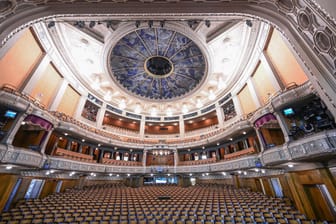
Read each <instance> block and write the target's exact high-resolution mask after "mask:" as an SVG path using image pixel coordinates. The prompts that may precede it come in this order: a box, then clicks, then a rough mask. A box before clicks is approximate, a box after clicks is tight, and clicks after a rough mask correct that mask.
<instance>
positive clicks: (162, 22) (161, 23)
mask: <svg viewBox="0 0 336 224" xmlns="http://www.w3.org/2000/svg"><path fill="white" fill-rule="evenodd" d="M165 22H166V21H164V20H163V21H160V27H161V28H163V27H164V25H165Z"/></svg>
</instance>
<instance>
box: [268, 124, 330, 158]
mask: <svg viewBox="0 0 336 224" xmlns="http://www.w3.org/2000/svg"><path fill="white" fill-rule="evenodd" d="M335 154H336V130H335V129H333V130H329V131H323V132H319V133H316V134H311V135H309V136H306V137H304V138H302V139H299V140H296V141H292V142H289V143H287V144H285V145H282V146H278V147H274V148H271V149H268V150H266V151H264V152H263V153H262V157H261V158H262V162H263V164H264V165H271V164H272V165H273V164H280V163H284V162H287V161H300V160H307V159H311V158H316V156H318V157H324V156H330V155H335Z"/></svg>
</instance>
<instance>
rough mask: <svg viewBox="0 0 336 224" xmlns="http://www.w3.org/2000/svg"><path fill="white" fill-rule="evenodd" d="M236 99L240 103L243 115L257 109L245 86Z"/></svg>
mask: <svg viewBox="0 0 336 224" xmlns="http://www.w3.org/2000/svg"><path fill="white" fill-rule="evenodd" d="M238 99H239V101H240V105H241V107H242V109H243V112H244V114H248V113H250V112H253V111H255V110H256V109H257V106H256V104H255V103H254V101H253V99H252V95H251V92H250V90H249V88H248V86H247V85H245V86H244V87H243V89H242V90H241V91H240V92H239V93H238Z"/></svg>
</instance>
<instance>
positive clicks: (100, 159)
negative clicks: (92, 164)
mask: <svg viewBox="0 0 336 224" xmlns="http://www.w3.org/2000/svg"><path fill="white" fill-rule="evenodd" d="M103 156H104V150H103V149H100V150H99V157H98V158H99V160H98V161H97V162H98V163H100V162H102V160H103Z"/></svg>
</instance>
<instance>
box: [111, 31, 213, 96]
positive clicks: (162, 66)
mask: <svg viewBox="0 0 336 224" xmlns="http://www.w3.org/2000/svg"><path fill="white" fill-rule="evenodd" d="M108 57H109V59H108V60H109V64H108V65H109V68H108V69H109V72H110V74H111V77H112V79H114V80H116V83H117V84H118V85H119V86H120V87H121V88H123V89H126V90H127V91H128V92H129V93H132V95H135V96H138V97H140V98H142V99H149V100H158V101H163V100H166V101H171V100H173V99H177V98H182V97H185V96H186V95H187V94H190V93H192V92H194V91H196V90H197V89H198V88H199V87H200V85H201V83H203V81H204V80H205V78H206V75H207V63H206V58H205V56H204V54H203V52H202V50H201V49H200V47H199V46H198V44H197V43H195V42H194V41H193V40H192V39H190V38H189V37H187V36H185V35H184V34H182V33H179V32H177V31H175V30H169V29H167V28H162V27H152V28H143V29H137V30H133V31H131V32H129V33H126V34H125V35H124V36H123V37H121V39H119V40H118V41H117V42H116V43H115V44H114V45H113V46H112V48H111V51H110V53H109V55H108Z"/></svg>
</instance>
